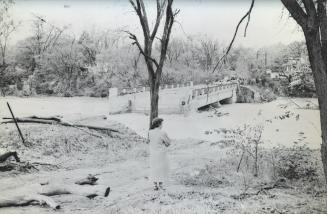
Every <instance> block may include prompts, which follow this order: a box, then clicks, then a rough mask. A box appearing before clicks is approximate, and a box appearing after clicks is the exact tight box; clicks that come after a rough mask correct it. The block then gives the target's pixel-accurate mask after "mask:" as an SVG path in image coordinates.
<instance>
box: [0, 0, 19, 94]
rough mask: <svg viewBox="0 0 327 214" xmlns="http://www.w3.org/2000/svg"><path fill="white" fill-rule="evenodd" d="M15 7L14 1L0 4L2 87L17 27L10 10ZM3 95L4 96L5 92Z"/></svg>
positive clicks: (0, 85)
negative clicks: (11, 40) (13, 34)
mask: <svg viewBox="0 0 327 214" xmlns="http://www.w3.org/2000/svg"><path fill="white" fill-rule="evenodd" d="M12 5H13V1H12V0H3V1H1V2H0V55H1V62H0V79H1V80H0V87H1V90H2V87H3V85H4V82H3V81H4V72H5V70H6V69H7V67H8V64H7V61H6V58H7V52H8V42H9V38H10V36H11V35H12V33H13V32H14V31H15V30H16V27H17V25H16V24H15V23H14V21H13V19H12V18H11V16H10V8H11V7H12ZM2 93H3V94H4V92H3V90H2Z"/></svg>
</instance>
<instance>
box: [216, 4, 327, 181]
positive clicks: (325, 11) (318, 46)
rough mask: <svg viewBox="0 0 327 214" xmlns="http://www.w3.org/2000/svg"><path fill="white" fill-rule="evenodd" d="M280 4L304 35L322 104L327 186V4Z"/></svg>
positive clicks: (322, 156) (239, 23)
mask: <svg viewBox="0 0 327 214" xmlns="http://www.w3.org/2000/svg"><path fill="white" fill-rule="evenodd" d="M281 2H282V3H283V5H284V6H285V7H286V9H287V10H288V11H289V13H290V14H291V16H292V18H293V19H294V20H295V21H296V22H297V24H298V25H299V26H300V27H301V29H302V31H303V33H304V37H305V41H306V46H307V50H308V55H309V62H310V65H311V69H312V73H313V78H314V82H315V87H316V93H317V96H318V102H319V109H320V123H321V137H322V144H321V159H322V163H323V167H324V173H325V179H326V182H327V142H326V140H327V96H326V94H327V0H281ZM254 3H255V0H252V1H251V6H250V9H249V10H248V11H247V13H246V14H245V15H244V16H243V17H242V18H241V20H240V21H239V22H238V24H237V26H236V29H235V32H234V36H233V38H232V40H231V42H230V44H229V46H228V48H227V51H226V52H225V54H224V55H223V56H222V57H221V58H220V59H219V60H218V62H217V63H216V66H215V67H214V69H213V72H214V71H215V70H216V69H217V68H219V65H221V64H222V62H223V61H224V60H225V59H226V57H227V55H228V53H229V51H230V50H231V48H232V46H233V43H234V41H235V38H236V35H237V33H238V30H239V27H240V25H241V24H242V22H243V21H244V20H246V19H247V23H246V27H245V31H244V36H246V31H247V27H248V25H249V22H250V18H251V12H252V9H253V7H254Z"/></svg>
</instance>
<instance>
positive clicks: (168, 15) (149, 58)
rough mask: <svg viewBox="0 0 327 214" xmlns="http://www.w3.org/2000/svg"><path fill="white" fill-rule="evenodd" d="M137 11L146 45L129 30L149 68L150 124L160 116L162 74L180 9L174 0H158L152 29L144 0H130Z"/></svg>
mask: <svg viewBox="0 0 327 214" xmlns="http://www.w3.org/2000/svg"><path fill="white" fill-rule="evenodd" d="M129 2H130V3H131V5H132V6H133V9H134V11H135V12H136V14H137V16H138V18H139V21H140V24H141V27H142V32H143V37H144V45H143V47H142V45H141V44H140V42H139V40H138V38H137V36H136V35H135V34H133V33H131V32H127V33H128V34H129V37H130V39H131V40H133V44H134V45H136V46H137V48H138V49H139V51H140V53H141V54H142V55H143V57H144V60H145V63H146V67H147V70H148V77H149V86H150V103H151V109H150V125H151V121H152V120H153V118H155V117H157V116H158V103H159V87H160V80H161V74H162V70H163V66H164V62H165V60H166V55H167V49H168V44H169V39H170V35H171V30H172V27H173V24H174V20H175V17H176V15H177V14H178V13H179V10H174V11H173V9H172V5H173V2H174V0H156V5H157V13H156V19H155V23H154V26H153V29H152V30H150V25H149V19H148V16H147V12H146V8H145V4H144V2H143V0H129ZM163 17H165V18H164V20H165V22H164V28H163V33H162V35H161V37H158V36H157V33H158V29H159V27H160V23H161V20H162V19H163ZM155 39H158V40H159V42H160V54H159V60H157V59H156V58H155V57H154V56H153V54H152V51H153V44H154V41H155Z"/></svg>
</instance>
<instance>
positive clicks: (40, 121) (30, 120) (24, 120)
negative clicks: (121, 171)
mask: <svg viewBox="0 0 327 214" xmlns="http://www.w3.org/2000/svg"><path fill="white" fill-rule="evenodd" d="M16 121H17V123H38V124H55V125H62V126H69V127H75V128H88V129H92V130H96V131H109V132H119V131H118V130H116V129H112V128H106V127H98V126H88V125H82V124H71V123H67V122H63V121H60V122H58V121H56V120H49V119H47V120H46V119H33V118H29V117H27V118H16ZM7 123H14V121H13V120H8V121H4V122H2V123H1V124H7Z"/></svg>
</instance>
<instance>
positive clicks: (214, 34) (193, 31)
mask: <svg viewBox="0 0 327 214" xmlns="http://www.w3.org/2000/svg"><path fill="white" fill-rule="evenodd" d="M154 2H155V1H154V0H148V3H147V6H148V15H149V16H150V18H151V17H153V15H154V13H155V7H154V6H155V5H154ZM250 3H251V0H238V1H237V0H215V1H214V0H211V1H210V0H175V4H174V8H178V9H180V10H181V12H180V14H179V15H178V17H177V21H178V22H179V23H180V24H181V25H179V24H175V27H174V29H173V36H185V34H186V35H198V34H202V35H207V36H208V37H210V38H212V39H217V40H218V41H221V42H224V43H228V42H229V41H230V39H231V37H232V35H233V32H234V29H235V27H236V24H237V23H238V21H239V19H240V18H241V17H242V16H243V15H244V14H245V12H246V11H247V10H248V8H249V6H250ZM64 5H69V7H64ZM13 14H14V17H15V20H17V21H21V22H22V23H21V26H20V28H19V29H18V31H17V32H16V34H15V35H14V38H13V42H15V41H17V40H20V39H22V38H24V37H26V36H28V35H30V34H31V24H32V20H33V14H37V15H40V16H42V17H44V18H45V19H46V20H47V21H48V22H49V23H52V24H54V25H56V26H58V27H61V26H64V25H69V26H70V28H69V31H70V32H71V33H74V34H75V35H76V36H78V35H79V34H80V33H81V32H82V31H83V30H90V29H92V28H94V27H95V28H96V29H98V30H101V29H124V30H130V31H133V32H136V33H139V32H140V26H139V23H138V19H137V17H136V14H135V13H133V12H132V8H131V6H130V4H129V3H128V0H102V1H101V0H93V1H92V0H84V1H83V0H16V4H15V6H14V10H13ZM282 14H283V15H282ZM288 16H289V15H288V12H287V11H286V10H284V12H283V6H282V3H281V2H280V1H279V0H256V4H255V8H254V10H253V13H252V16H251V22H250V25H249V28H248V34H247V37H246V38H244V37H243V36H242V35H243V29H244V27H243V28H241V32H240V34H239V35H240V36H239V37H238V39H237V44H241V45H243V46H247V47H254V48H259V47H262V46H268V45H272V44H276V43H279V42H282V43H286V44H287V43H290V42H292V41H296V40H303V36H302V33H301V32H300V30H299V28H298V27H297V26H296V24H295V22H294V21H293V20H292V19H290V18H288ZM281 17H282V18H281ZM152 20H153V19H152ZM150 23H151V22H150ZM181 26H182V27H181ZM244 26H245V25H244ZM183 31H184V32H185V33H184V32H183Z"/></svg>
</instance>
